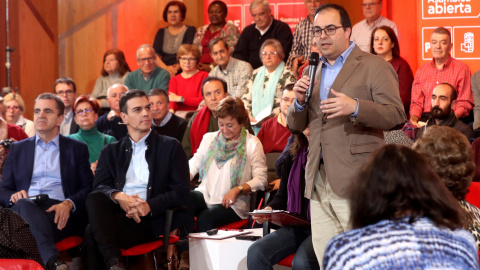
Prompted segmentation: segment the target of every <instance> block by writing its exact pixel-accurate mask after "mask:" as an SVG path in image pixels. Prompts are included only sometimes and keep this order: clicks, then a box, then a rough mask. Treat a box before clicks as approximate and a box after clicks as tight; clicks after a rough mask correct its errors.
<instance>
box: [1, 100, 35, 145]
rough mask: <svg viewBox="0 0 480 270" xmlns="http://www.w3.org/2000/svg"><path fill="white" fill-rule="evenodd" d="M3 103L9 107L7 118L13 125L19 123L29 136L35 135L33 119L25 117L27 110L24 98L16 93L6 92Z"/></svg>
mask: <svg viewBox="0 0 480 270" xmlns="http://www.w3.org/2000/svg"><path fill="white" fill-rule="evenodd" d="M3 104H5V106H6V108H7V113H6V115H5V120H6V121H7V123H9V124H11V125H17V126H19V127H21V128H22V129H23V130H24V131H25V133H27V135H28V137H32V136H34V135H35V127H34V124H33V122H32V120H28V119H26V118H24V117H23V113H24V112H25V102H24V101H23V98H22V97H21V96H20V95H19V94H16V93H9V94H6V95H5V97H4V98H3Z"/></svg>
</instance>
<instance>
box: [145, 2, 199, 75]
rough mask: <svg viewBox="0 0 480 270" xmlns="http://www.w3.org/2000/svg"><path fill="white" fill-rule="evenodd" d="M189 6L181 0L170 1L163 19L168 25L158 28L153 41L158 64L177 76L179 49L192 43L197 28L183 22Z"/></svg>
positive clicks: (164, 11)
mask: <svg viewBox="0 0 480 270" xmlns="http://www.w3.org/2000/svg"><path fill="white" fill-rule="evenodd" d="M186 15H187V7H186V6H185V4H184V3H182V2H180V1H170V2H168V4H167V5H166V6H165V8H164V9H163V20H164V21H165V22H167V23H168V26H167V27H164V28H160V29H158V32H157V34H156V35H155V40H154V41H153V48H154V49H155V53H156V54H157V65H158V66H159V67H161V68H163V69H165V70H166V71H168V72H169V73H170V77H173V76H175V75H176V74H177V73H178V71H179V70H180V66H179V65H178V63H177V61H176V60H177V51H178V48H179V47H180V46H181V45H183V44H192V43H193V37H194V36H195V32H196V29H195V27H193V26H190V25H186V24H185V23H183V21H184V20H185V17H186Z"/></svg>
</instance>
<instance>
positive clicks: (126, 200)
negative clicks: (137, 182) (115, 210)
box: [112, 192, 137, 213]
mask: <svg viewBox="0 0 480 270" xmlns="http://www.w3.org/2000/svg"><path fill="white" fill-rule="evenodd" d="M112 199H113V200H115V201H116V202H117V203H118V204H119V205H120V208H122V209H123V211H125V213H128V211H130V204H132V203H134V202H136V201H137V200H136V199H135V198H133V197H132V196H130V195H127V194H125V193H123V192H114V193H112Z"/></svg>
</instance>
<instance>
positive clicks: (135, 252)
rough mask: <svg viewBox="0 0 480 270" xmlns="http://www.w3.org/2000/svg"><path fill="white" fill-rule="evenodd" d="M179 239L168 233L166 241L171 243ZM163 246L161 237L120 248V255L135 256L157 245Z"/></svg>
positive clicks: (155, 247)
mask: <svg viewBox="0 0 480 270" xmlns="http://www.w3.org/2000/svg"><path fill="white" fill-rule="evenodd" d="M178 240H179V237H178V236H174V235H170V239H168V243H169V244H172V243H175V242H177V241H178ZM161 246H163V239H160V240H156V241H152V242H148V243H145V244H140V245H136V246H133V247H131V248H128V249H122V256H137V255H142V254H145V253H148V252H150V251H152V250H154V249H157V248H159V247H161Z"/></svg>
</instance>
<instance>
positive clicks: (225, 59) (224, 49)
mask: <svg viewBox="0 0 480 270" xmlns="http://www.w3.org/2000/svg"><path fill="white" fill-rule="evenodd" d="M208 48H209V49H210V54H211V56H212V58H213V61H214V62H215V64H216V66H215V67H214V68H213V69H212V70H211V71H210V73H209V74H208V75H209V76H212V77H217V78H220V79H222V80H224V81H226V82H227V86H228V93H229V94H230V95H231V96H232V97H242V96H243V94H244V92H245V86H246V85H247V82H248V79H250V76H251V75H252V71H253V69H252V66H250V64H249V63H247V62H245V61H242V60H238V59H235V58H233V57H231V53H232V49H231V48H230V47H229V46H228V44H227V42H226V41H225V39H223V38H214V39H212V40H210V44H209V45H208Z"/></svg>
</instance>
